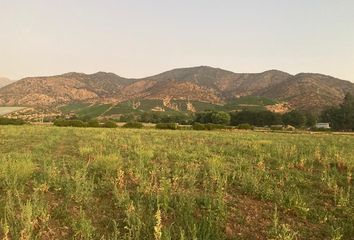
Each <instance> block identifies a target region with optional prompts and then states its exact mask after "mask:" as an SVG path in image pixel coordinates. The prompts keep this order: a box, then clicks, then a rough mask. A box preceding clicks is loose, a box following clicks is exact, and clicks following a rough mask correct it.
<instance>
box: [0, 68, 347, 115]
mask: <svg viewBox="0 0 354 240" xmlns="http://www.w3.org/2000/svg"><path fill="white" fill-rule="evenodd" d="M346 92H351V93H354V84H353V83H351V82H348V81H344V80H340V79H337V78H334V77H331V76H326V75H321V74H313V73H301V74H297V75H295V76H293V75H291V74H288V73H285V72H281V71H278V70H270V71H266V72H262V73H234V72H230V71H226V70H223V69H219V68H212V67H207V66H200V67H192V68H180V69H174V70H171V71H167V72H164V73H161V74H158V75H155V76H151V77H147V78H142V79H128V78H123V77H120V76H118V75H115V74H113V73H105V72H98V73H95V74H83V73H66V74H63V75H57V76H49V77H32V78H25V79H22V80H20V81H17V82H15V83H13V84H10V85H8V86H5V87H3V88H1V89H0V104H3V105H11V106H18V105H21V106H61V105H67V104H72V103H76V102H82V103H91V104H112V105H115V104H118V103H121V102H126V101H133V100H136V99H146V100H149V99H150V100H162V101H178V100H181V101H187V102H189V101H191V102H193V101H197V102H205V103H211V104H218V105H220V104H221V105H225V104H227V103H228V102H230V101H233V100H235V99H238V98H240V97H243V96H260V97H265V98H267V99H273V100H276V101H282V102H288V103H289V104H290V106H291V107H293V108H297V109H304V110H315V111H320V110H322V109H324V108H325V107H327V106H332V105H337V104H339V103H340V102H341V101H342V99H343V97H344V95H345V93H346Z"/></svg>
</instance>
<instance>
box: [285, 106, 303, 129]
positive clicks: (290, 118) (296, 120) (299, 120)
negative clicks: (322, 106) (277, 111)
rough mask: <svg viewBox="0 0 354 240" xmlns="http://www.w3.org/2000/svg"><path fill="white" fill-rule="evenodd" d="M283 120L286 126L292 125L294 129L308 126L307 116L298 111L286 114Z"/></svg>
mask: <svg viewBox="0 0 354 240" xmlns="http://www.w3.org/2000/svg"><path fill="white" fill-rule="evenodd" d="M282 119H283V123H284V124H285V125H291V126H294V127H302V126H304V125H305V124H306V116H305V115H304V114H303V113H301V112H299V111H296V110H294V111H291V112H287V113H284V114H283V116H282Z"/></svg>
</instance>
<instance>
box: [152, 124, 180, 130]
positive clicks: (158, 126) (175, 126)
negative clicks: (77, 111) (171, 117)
mask: <svg viewBox="0 0 354 240" xmlns="http://www.w3.org/2000/svg"><path fill="white" fill-rule="evenodd" d="M155 127H156V129H169V130H177V129H178V123H158V124H156V126H155Z"/></svg>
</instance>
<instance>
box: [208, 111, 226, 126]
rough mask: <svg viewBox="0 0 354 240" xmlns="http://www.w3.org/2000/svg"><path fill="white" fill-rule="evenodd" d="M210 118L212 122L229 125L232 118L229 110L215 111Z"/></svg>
mask: <svg viewBox="0 0 354 240" xmlns="http://www.w3.org/2000/svg"><path fill="white" fill-rule="evenodd" d="M210 118H211V123H214V124H223V125H229V124H230V119H231V118H230V114H228V113H227V112H213V113H212V114H211V117H210Z"/></svg>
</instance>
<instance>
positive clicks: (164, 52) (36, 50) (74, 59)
mask: <svg viewBox="0 0 354 240" xmlns="http://www.w3.org/2000/svg"><path fill="white" fill-rule="evenodd" d="M199 65H209V66H214V67H220V68H225V69H228V70H231V71H235V72H261V71H264V70H268V69H280V70H283V71H287V72H290V73H292V74H294V73H298V72H320V73H325V74H329V75H333V76H336V77H339V78H342V79H346V80H351V81H354V1H353V0H296V1H295V0H247V1H246V0H242V1H241V0H125V1H123V0H0V76H1V75H2V76H6V77H10V78H12V79H18V78H22V77H25V76H37V75H52V74H60V73H64V72H70V71H78V72H86V73H93V72H97V71H110V72H114V73H117V74H118V75H121V76H124V77H143V76H148V75H152V74H156V73H159V72H162V71H165V70H170V69H172V68H176V67H189V66H199Z"/></svg>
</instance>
